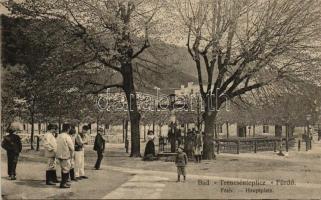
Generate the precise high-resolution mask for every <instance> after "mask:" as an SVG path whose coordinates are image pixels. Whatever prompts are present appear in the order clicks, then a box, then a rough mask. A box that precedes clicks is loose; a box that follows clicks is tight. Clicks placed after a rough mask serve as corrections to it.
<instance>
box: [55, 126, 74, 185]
mask: <svg viewBox="0 0 321 200" xmlns="http://www.w3.org/2000/svg"><path fill="white" fill-rule="evenodd" d="M70 130H71V126H70V124H63V125H62V131H61V133H60V134H59V136H58V138H57V154H56V158H58V160H59V163H60V167H61V182H60V188H70V185H69V184H67V181H68V178H69V171H70V168H71V162H70V159H71V157H72V155H73V153H74V144H73V143H72V140H71V137H70V136H69V134H68V133H69V131H70Z"/></svg>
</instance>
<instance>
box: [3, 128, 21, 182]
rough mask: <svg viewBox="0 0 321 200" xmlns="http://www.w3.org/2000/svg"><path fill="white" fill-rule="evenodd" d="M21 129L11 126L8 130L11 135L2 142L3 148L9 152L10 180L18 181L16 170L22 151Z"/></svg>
mask: <svg viewBox="0 0 321 200" xmlns="http://www.w3.org/2000/svg"><path fill="white" fill-rule="evenodd" d="M17 131H19V127H17V126H13V125H12V126H11V127H10V128H9V129H8V132H9V135H7V136H5V137H4V138H3V141H2V144H1V146H2V148H4V149H5V150H6V151H7V158H8V175H9V178H10V180H16V168H17V163H18V158H19V154H20V152H21V150H22V144H21V139H20V137H19V136H18V135H16V134H17Z"/></svg>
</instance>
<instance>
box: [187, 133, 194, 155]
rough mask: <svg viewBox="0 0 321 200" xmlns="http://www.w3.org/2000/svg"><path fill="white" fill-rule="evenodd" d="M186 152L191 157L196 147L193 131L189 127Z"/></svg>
mask: <svg viewBox="0 0 321 200" xmlns="http://www.w3.org/2000/svg"><path fill="white" fill-rule="evenodd" d="M185 149H186V154H187V156H188V157H189V158H191V157H193V149H194V136H193V132H192V131H191V130H190V129H189V130H188V132H187V137H186V142H185Z"/></svg>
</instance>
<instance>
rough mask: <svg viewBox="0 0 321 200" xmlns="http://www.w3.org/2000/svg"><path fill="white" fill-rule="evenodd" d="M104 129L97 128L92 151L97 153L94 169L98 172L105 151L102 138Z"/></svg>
mask: <svg viewBox="0 0 321 200" xmlns="http://www.w3.org/2000/svg"><path fill="white" fill-rule="evenodd" d="M103 132H104V129H103V128H101V127H98V128H97V135H96V138H95V144H94V150H95V151H97V161H96V164H95V169H96V170H99V168H100V163H101V160H102V159H103V153H104V151H105V139H104V138H103V136H102V134H103Z"/></svg>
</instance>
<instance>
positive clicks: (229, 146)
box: [214, 137, 295, 154]
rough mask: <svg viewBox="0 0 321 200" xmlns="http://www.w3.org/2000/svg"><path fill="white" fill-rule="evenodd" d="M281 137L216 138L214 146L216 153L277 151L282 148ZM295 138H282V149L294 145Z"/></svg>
mask: <svg viewBox="0 0 321 200" xmlns="http://www.w3.org/2000/svg"><path fill="white" fill-rule="evenodd" d="M280 142H281V139H280V138H278V137H271V138H238V139H215V140H214V146H215V150H216V153H232V154H239V153H249V152H254V153H256V152H258V151H277V150H279V148H280ZM294 145H295V138H294V137H291V138H289V139H288V140H287V139H286V138H282V150H283V151H285V150H287V149H289V148H292V147H294Z"/></svg>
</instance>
